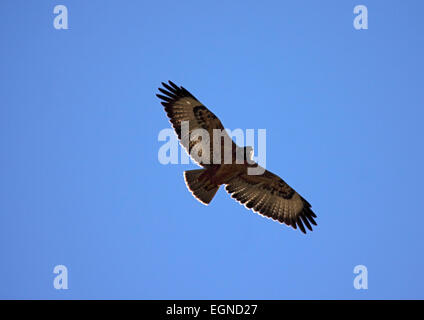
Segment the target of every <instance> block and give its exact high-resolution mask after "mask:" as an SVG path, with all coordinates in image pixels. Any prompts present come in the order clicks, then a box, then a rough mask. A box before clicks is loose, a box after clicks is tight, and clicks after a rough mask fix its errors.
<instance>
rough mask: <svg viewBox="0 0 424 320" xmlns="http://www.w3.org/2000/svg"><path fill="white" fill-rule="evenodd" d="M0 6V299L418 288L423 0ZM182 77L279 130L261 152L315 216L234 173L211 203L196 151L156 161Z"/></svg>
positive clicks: (237, 124)
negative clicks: (363, 279)
mask: <svg viewBox="0 0 424 320" xmlns="http://www.w3.org/2000/svg"><path fill="white" fill-rule="evenodd" d="M57 4H63V5H66V6H67V8H68V14H69V18H68V19H69V20H68V22H69V29H68V30H56V29H54V27H53V19H54V16H55V15H54V14H53V8H54V6H55V5H57ZM358 4H365V5H367V7H368V11H369V17H368V18H369V23H368V24H369V29H368V30H361V31H358V30H355V29H354V28H353V19H354V14H353V8H354V6H355V5H358ZM0 10H1V11H0V12H1V19H0V34H1V38H0V40H1V50H0V61H1V63H0V68H1V72H0V84H1V85H0V99H1V105H0V148H1V149H0V150H1V151H0V152H1V158H0V237H1V242H0V245H1V249H0V256H1V263H0V298H25V299H32V298H37V299H39V298H46V299H91V298H96V299H102V298H106V299H115V298H116V299H121V298H125V299H135V298H137V299H205V298H208V299H215V298H222V299H230V298H231V299H289V298H292V299H303V298H305V299H330V298H335V299H374V298H377V299H389V298H390V299H393V298H402V299H403V298H421V299H423V298H424V294H423V292H424V275H423V271H422V270H423V268H424V258H423V252H424V245H423V239H422V234H423V233H422V228H423V223H424V204H423V201H422V192H423V181H424V172H423V169H422V164H423V162H424V152H423V141H422V138H423V132H422V123H423V117H424V109H423V107H424V90H423V74H424V62H423V57H424V44H423V31H424V21H423V19H422V14H423V12H424V3H423V2H422V1H405V2H399V1H350V0H349V1H348V0H346V1H336V0H334V1H312V0H311V1H292V0H290V1H265V2H261V1H245V0H244V1H213V2H211V1H206V2H205V1H202V2H199V1H160V2H156V1H67V0H66V1H22V0H21V1H1V2H0ZM168 79H171V80H173V81H174V82H176V83H178V84H180V85H183V86H184V87H186V88H187V89H189V90H190V91H191V92H192V93H193V94H194V95H195V96H196V97H198V98H199V99H200V100H201V101H202V102H203V103H204V104H206V106H208V107H209V108H210V109H212V110H213V111H214V113H215V114H216V115H218V116H219V117H220V119H221V120H222V122H223V123H224V125H225V126H226V127H228V128H230V129H235V128H243V129H245V128H253V129H261V128H265V129H266V130H267V168H268V169H269V170H271V171H273V172H275V173H276V174H279V175H281V177H282V178H283V179H285V180H286V181H287V182H288V183H289V184H291V186H293V187H294V188H295V189H296V190H297V191H299V192H300V193H301V194H302V195H303V196H304V197H305V198H306V199H307V200H308V201H309V202H310V203H311V204H312V205H313V209H314V211H315V212H316V214H317V215H318V219H317V222H318V227H316V228H315V230H314V232H312V233H309V234H307V235H304V234H302V233H301V232H299V231H298V230H292V229H291V228H288V227H286V226H285V225H280V224H278V223H276V222H273V221H271V220H268V219H264V218H262V217H260V216H259V215H257V214H255V213H253V212H251V211H247V210H246V209H245V208H244V207H243V206H240V205H239V204H238V203H237V202H235V201H234V200H232V199H231V198H230V197H229V196H228V194H227V193H226V192H225V191H224V190H223V189H221V190H220V191H219V192H218V194H217V196H216V197H215V198H214V200H213V201H212V203H211V205H210V206H209V207H206V206H203V205H202V204H200V203H199V202H197V201H196V200H195V199H194V198H193V197H192V195H191V194H190V192H188V191H187V189H186V186H185V183H184V180H183V171H184V170H188V169H194V168H196V166H195V165H193V164H189V165H168V166H164V165H162V164H160V163H159V161H158V159H157V154H158V150H159V148H160V146H161V145H162V144H163V142H159V141H158V139H157V137H158V134H159V131H160V130H162V129H164V128H168V127H169V123H168V120H167V118H166V115H165V112H164V111H163V108H162V106H161V105H160V104H159V100H158V99H157V98H156V97H155V93H156V92H157V87H158V86H159V85H160V82H161V81H166V80H168ZM60 264H63V265H65V266H66V267H67V268H68V272H69V289H68V290H56V289H54V287H53V279H54V277H55V274H53V268H54V266H56V265H60ZM359 264H362V265H365V266H366V267H367V268H368V287H369V289H368V290H355V289H354V287H353V279H354V277H355V274H354V273H353V268H354V267H355V266H356V265H359Z"/></svg>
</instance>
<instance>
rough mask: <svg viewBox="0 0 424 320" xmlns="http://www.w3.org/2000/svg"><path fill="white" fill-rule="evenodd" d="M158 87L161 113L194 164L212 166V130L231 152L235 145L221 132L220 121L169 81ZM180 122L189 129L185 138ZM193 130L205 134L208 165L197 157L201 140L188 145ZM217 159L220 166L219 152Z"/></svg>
mask: <svg viewBox="0 0 424 320" xmlns="http://www.w3.org/2000/svg"><path fill="white" fill-rule="evenodd" d="M162 85H163V87H164V89H163V88H159V91H160V92H161V93H163V94H157V95H156V96H157V97H158V98H160V99H162V100H163V101H162V102H161V103H162V105H163V106H164V107H165V111H166V113H167V115H168V117H169V120H170V122H171V124H172V126H173V127H174V129H175V132H176V134H177V136H178V139H179V140H180V143H181V145H182V146H183V147H184V148H185V149H186V151H187V152H188V154H189V155H190V156H191V157H192V158H193V160H194V161H195V162H196V163H197V164H199V165H201V166H204V167H207V166H208V165H209V164H210V163H212V162H213V146H214V144H213V130H214V129H219V130H221V132H222V135H223V136H224V135H225V138H224V139H229V140H228V141H230V142H231V146H232V148H234V145H235V144H234V142H233V141H232V139H231V138H230V137H229V135H228V134H227V132H226V131H225V130H224V126H223V125H222V123H221V121H220V120H219V119H218V118H217V117H216V116H215V115H214V114H213V113H212V112H211V111H210V110H209V109H208V108H206V107H205V106H204V105H203V104H202V103H201V102H200V101H199V100H197V99H196V98H195V97H194V96H193V95H192V94H191V93H190V92H188V91H187V90H186V89H185V88H183V87H178V86H177V85H175V84H174V83H173V82H171V81H169V85H168V84H166V83H164V82H162ZM183 121H188V125H189V130H188V132H186V133H185V135H184V130H182V129H183V128H182V123H183ZM196 129H204V130H206V131H207V132H208V134H209V139H210V140H209V150H210V151H209V152H210V153H209V160H210V161H209V163H206V161H204V159H205V158H204V157H203V158H202V157H201V156H202V150H201V149H202V148H201V147H200V145H198V144H199V143H201V139H195V141H190V136H191V135H192V133H193V131H194V130H196ZM192 151H193V152H192ZM221 158H222V162H221V163H224V162H223V160H224V153H223V152H221Z"/></svg>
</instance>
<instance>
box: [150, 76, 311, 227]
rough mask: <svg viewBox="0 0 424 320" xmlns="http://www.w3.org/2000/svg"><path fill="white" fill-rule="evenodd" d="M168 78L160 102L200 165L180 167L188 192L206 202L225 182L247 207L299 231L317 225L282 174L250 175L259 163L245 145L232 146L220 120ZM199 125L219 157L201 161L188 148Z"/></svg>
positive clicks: (211, 151)
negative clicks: (218, 133) (227, 148)
mask: <svg viewBox="0 0 424 320" xmlns="http://www.w3.org/2000/svg"><path fill="white" fill-rule="evenodd" d="M168 83H169V84H167V83H164V82H162V85H163V88H159V91H160V92H161V93H162V94H157V97H158V98H160V99H162V100H163V101H162V102H161V103H162V105H163V106H164V107H165V111H166V113H167V115H168V117H169V119H170V122H171V124H172V126H173V128H174V129H175V132H176V134H177V136H178V139H179V140H180V143H181V144H182V146H183V147H184V148H185V149H186V151H187V152H188V154H189V155H190V156H191V157H192V158H193V159H194V161H196V163H198V164H199V165H200V166H202V167H203V169H197V170H189V171H185V172H184V178H185V182H186V185H187V188H188V189H189V190H190V191H191V193H192V194H193V196H194V197H195V198H196V199H197V200H199V201H200V202H202V203H203V204H206V205H208V204H209V203H210V202H211V200H212V198H213V197H214V196H215V194H216V192H217V191H218V189H219V187H220V186H221V185H225V190H226V191H227V192H228V193H229V194H230V195H231V197H232V198H234V199H235V200H237V201H238V202H240V203H241V204H244V205H245V207H246V208H248V209H252V210H253V211H255V212H257V213H259V214H261V215H263V216H265V217H268V218H271V219H273V220H276V221H279V222H280V223H285V224H286V225H288V226H291V227H293V228H294V229H297V227H299V229H300V230H301V231H302V232H303V233H306V229H305V227H306V228H308V229H309V230H311V231H312V226H311V225H316V222H315V220H314V218H316V215H315V214H314V212H313V211H312V210H311V205H310V204H309V203H308V201H306V200H305V199H304V198H303V197H302V196H301V195H299V194H298V193H297V192H296V191H295V190H293V189H292V188H291V187H290V186H289V185H288V184H287V183H286V182H285V181H284V180H283V179H281V178H280V177H279V176H277V175H275V174H273V173H272V172H270V171H268V170H265V169H263V168H262V169H263V170H262V174H259V175H251V174H249V171H248V169H249V168H253V167H258V164H256V163H254V162H253V161H251V159H249V156H250V154H251V149H250V147H243V148H241V147H239V146H237V145H236V144H235V143H234V141H232V139H231V138H230V137H229V136H228V134H227V133H226V132H225V130H224V127H223V125H222V123H221V121H220V120H219V119H218V118H217V117H216V116H215V115H214V114H213V113H212V112H211V111H210V110H209V109H208V108H206V107H205V106H204V105H203V104H202V103H201V102H200V101H199V100H197V99H196V98H195V97H194V96H193V95H192V94H191V93H190V92H188V91H187V90H186V89H185V88H183V87H179V86H177V85H175V84H174V83H173V82H171V81H169V82H168ZM184 125H188V126H187V130H184ZM199 129H200V130H206V132H207V133H209V137H210V138H209V139H210V141H209V148H210V150H209V151H210V154H216V151H217V150H216V149H217V148H216V147H217V146H218V149H220V150H221V151H224V152H219V153H218V155H219V154H220V157H221V159H218V160H220V161H213V162H212V161H204V158H202V151H204V150H203V149H202V148H201V149H200V150H199V151H198V152H193V150H194V149H195V148H196V146H198V144H199V143H201V142H202V141H201V140H202V139H200V138H199V139H197V140H195V139H194V141H193V140H192V139H191V138H189V135H190V134H191V133H193V132H194V131H195V130H199ZM214 130H220V131H221V132H223V136H220V137H219V141H218V139H217V138H215V136H214V133H213V131H214ZM214 138H215V141H214ZM222 138H224V141H222V140H223V139H222ZM225 139H229V140H230V141H231V142H230V145H231V149H230V161H225V159H224V156H225V150H224V149H225V148H224V142H225ZM214 148H215V150H214ZM240 151H242V154H243V157H246V158H245V159H244V161H241V162H240V161H236V160H237V155H239V154H240V153H239V152H240ZM214 160H215V158H214ZM248 160H249V161H248Z"/></svg>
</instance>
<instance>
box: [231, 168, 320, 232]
mask: <svg viewBox="0 0 424 320" xmlns="http://www.w3.org/2000/svg"><path fill="white" fill-rule="evenodd" d="M225 189H226V190H227V192H228V193H230V194H231V197H233V198H234V199H236V200H237V201H238V202H240V203H241V204H244V205H245V206H246V207H247V208H250V209H252V210H253V211H255V212H257V213H259V214H261V215H263V216H265V217H268V218H271V219H273V220H276V221H279V222H281V223H285V224H286V225H288V226H291V227H293V228H294V229H297V227H299V229H300V230H301V231H302V232H303V233H306V229H308V230H310V231H312V225H316V222H315V220H314V218H316V215H315V214H314V212H313V211H312V209H311V205H310V204H309V203H308V202H307V201H306V200H305V199H304V198H302V197H301V196H300V195H299V194H298V193H297V192H296V191H295V190H293V189H292V188H291V187H290V186H289V185H288V184H287V183H286V182H285V181H284V180H282V179H281V178H280V177H278V176H277V175H275V174H273V173H271V172H270V171H268V170H265V172H264V173H263V174H262V175H247V174H242V175H239V176H237V177H235V178H233V179H232V180H230V181H229V182H228V184H227V185H226V187H225Z"/></svg>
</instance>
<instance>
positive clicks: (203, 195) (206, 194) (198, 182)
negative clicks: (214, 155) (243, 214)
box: [184, 169, 219, 205]
mask: <svg viewBox="0 0 424 320" xmlns="http://www.w3.org/2000/svg"><path fill="white" fill-rule="evenodd" d="M204 173H206V169H198V170H188V171H184V179H185V182H186V185H187V188H188V189H189V190H190V191H191V193H192V194H193V196H194V197H195V198H196V199H197V200H199V201H200V202H201V203H203V204H206V205H208V204H209V203H210V202H211V201H212V198H213V197H214V196H215V194H216V192H217V191H218V189H219V185H216V184H213V183H211V182H210V180H209V179H208V177H207V176H206V175H205V174H204ZM202 174H203V175H202Z"/></svg>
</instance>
